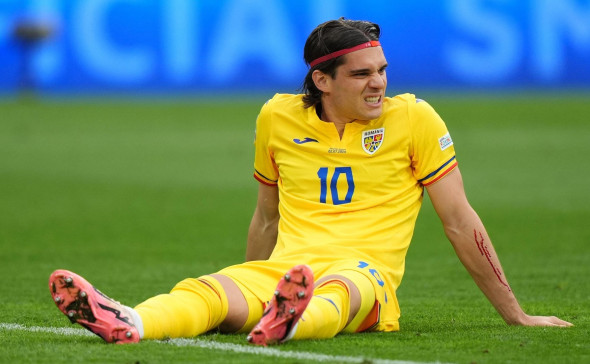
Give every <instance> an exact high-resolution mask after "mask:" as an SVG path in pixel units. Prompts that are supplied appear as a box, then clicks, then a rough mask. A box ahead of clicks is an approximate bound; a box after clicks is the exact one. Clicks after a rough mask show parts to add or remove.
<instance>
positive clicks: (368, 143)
mask: <svg viewBox="0 0 590 364" xmlns="http://www.w3.org/2000/svg"><path fill="white" fill-rule="evenodd" d="M384 135H385V128H379V129H373V130H365V131H363V139H362V144H363V150H364V151H365V152H367V153H369V154H374V153H375V152H376V151H377V149H379V148H380V147H381V144H383V136H384Z"/></svg>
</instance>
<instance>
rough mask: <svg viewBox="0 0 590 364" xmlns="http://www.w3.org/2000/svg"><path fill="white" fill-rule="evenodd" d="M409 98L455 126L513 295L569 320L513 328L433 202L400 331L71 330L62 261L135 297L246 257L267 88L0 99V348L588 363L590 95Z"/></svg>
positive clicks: (28, 357) (63, 356) (11, 353)
mask: <svg viewBox="0 0 590 364" xmlns="http://www.w3.org/2000/svg"><path fill="white" fill-rule="evenodd" d="M418 96H420V97H422V98H425V99H427V101H429V102H430V103H431V104H432V105H433V106H434V107H435V108H436V109H437V111H438V112H439V113H440V114H441V115H442V117H443V119H444V120H445V121H446V122H447V125H448V127H449V129H450V131H451V135H452V136H453V139H454V142H455V146H456V150H457V155H458V161H459V165H460V167H461V171H462V173H463V177H464V180H465V187H466V190H467V193H468V196H469V198H470V201H471V203H472V205H473V207H474V208H475V209H476V210H477V211H478V213H479V214H480V216H481V218H482V219H483V220H484V223H485V224H486V227H487V229H488V231H489V233H490V235H491V238H492V240H493V242H494V245H495V247H496V249H497V251H498V254H499V256H500V259H501V262H502V265H503V267H504V269H505V272H506V275H507V278H508V280H509V282H510V284H511V286H512V288H513V290H514V292H515V293H516V295H517V297H518V298H519V301H520V303H521V305H522V306H523V307H524V309H525V310H526V311H527V312H529V313H531V314H542V315H547V314H554V315H557V316H560V317H561V318H563V319H565V320H569V321H571V322H573V323H574V324H575V326H574V327H572V328H568V329H558V328H526V327H509V326H507V325H505V324H504V322H503V321H502V319H501V318H500V317H499V316H498V314H497V313H496V312H495V311H494V309H493V308H492V306H491V305H490V304H489V303H488V302H487V301H486V299H485V298H484V296H483V295H482V294H481V292H480V291H479V290H478V289H477V287H476V286H475V284H474V283H473V282H472V280H471V278H470V277H469V275H468V274H467V273H466V271H465V269H464V268H463V267H462V266H461V265H460V263H459V261H458V259H457V258H456V256H455V254H454V252H453V250H452V248H451V245H450V243H448V241H447V240H446V238H445V237H444V234H443V232H442V229H441V225H440V222H439V221H438V219H437V217H436V215H435V214H434V212H433V209H432V207H431V206H430V203H429V202H428V200H427V199H425V203H424V207H423V209H422V212H421V214H420V217H419V220H418V225H417V228H416V232H415V236H414V241H413V243H412V246H411V247H410V251H409V254H408V257H407V265H406V275H405V278H404V281H403V283H402V286H401V288H400V290H399V292H398V295H399V300H400V304H401V308H402V318H401V327H402V329H401V331H400V332H397V333H372V334H358V335H340V336H338V337H337V338H335V339H333V340H325V341H298V342H288V343H287V344H285V345H283V346H281V347H279V348H275V349H273V351H265V350H262V351H248V350H249V349H251V347H249V346H248V345H246V342H245V335H219V334H216V333H210V334H206V335H203V336H201V337H199V338H196V339H194V340H192V341H188V342H187V343H188V344H187V345H184V346H183V345H181V344H179V343H178V342H176V343H174V342H159V341H146V342H142V343H140V344H139V345H129V346H116V345H107V344H104V343H103V342H102V341H101V340H100V339H99V338H98V337H96V336H84V335H79V334H78V333H79V331H76V332H74V335H66V334H63V333H60V332H61V331H59V330H63V329H64V328H72V327H73V326H71V325H70V324H69V321H68V320H67V319H66V318H65V317H64V316H63V315H62V314H61V313H60V312H59V311H58V310H57V308H56V307H55V305H54V304H53V302H52V301H51V298H50V295H49V292H48V287H47V279H48V276H49V274H50V273H51V272H52V271H53V270H54V269H57V268H65V269H70V270H74V271H76V272H78V273H80V274H82V275H83V276H85V277H87V278H88V279H89V280H90V281H91V282H92V283H94V284H95V285H96V286H97V287H98V288H99V289H101V290H102V291H104V292H105V293H107V294H108V295H110V296H112V297H114V298H116V299H118V300H120V301H121V302H123V303H126V304H129V305H134V304H136V303H139V302H140V301H142V300H144V299H146V298H148V297H150V296H152V295H155V294H158V293H165V292H167V291H168V290H169V289H170V288H171V287H172V286H173V285H174V284H175V283H176V282H178V281H180V280H181V279H183V278H185V277H196V276H199V275H201V274H206V273H211V272H213V271H215V270H217V269H220V268H222V267H225V266H227V265H230V264H234V263H239V262H241V261H242V260H243V256H244V251H245V242H246V232H247V228H248V224H249V221H250V218H251V215H252V212H253V208H254V203H255V198H256V196H255V193H256V189H257V182H255V180H254V179H253V178H252V159H253V147H252V142H253V137H254V120H255V118H256V115H257V112H258V110H259V107H260V105H261V104H262V102H264V101H265V100H264V97H261V98H259V99H256V98H254V99H251V100H249V101H243V102H239V103H237V104H224V103H221V102H217V101H210V100H200V99H194V100H192V99H191V100H181V101H170V100H169V101H162V100H160V101H149V100H148V101H137V100H135V101H113V100H110V101H109V100H106V101H105V100H103V101H89V100H52V101H34V100H28V101H27V100H24V101H22V100H21V101H15V100H12V101H10V100H4V101H0V276H1V280H0V292H1V295H0V308H1V309H0V361H1V362H43V363H47V362H54V363H56V362H66V361H72V362H89V363H90V362H95V363H164V362H166V363H169V362H175V363H182V362H191V363H197V362H210V363H228V362H236V363H238V362H239V363H276V362H280V363H303V362H317V361H324V362H361V361H363V360H364V362H365V363H370V362H375V363H378V362H379V359H381V360H382V362H388V361H389V362H395V361H396V360H399V361H406V362H410V363H411V362H451V363H507V362H514V363H582V362H586V363H588V362H590V330H589V327H590V320H589V316H590V279H589V278H588V277H590V249H589V245H588V244H589V242H590V163H589V156H590V101H589V100H590V97H588V95H577V96H576V95H538V94H537V95H528V96H526V95H525V96H523V95H512V96H505V97H500V96H497V95H496V96H494V95H492V96H469V97H465V96H460V95H458V96H456V97H450V96H442V95H440V94H432V95H418ZM36 330H37V331H36ZM64 332H65V333H67V332H68V331H64ZM228 348H229V349H228ZM240 350H243V352H240ZM322 355H323V356H322Z"/></svg>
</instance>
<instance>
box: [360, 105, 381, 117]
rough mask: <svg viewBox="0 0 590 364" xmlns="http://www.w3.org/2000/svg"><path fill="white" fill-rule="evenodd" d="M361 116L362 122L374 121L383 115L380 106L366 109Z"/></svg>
mask: <svg viewBox="0 0 590 364" xmlns="http://www.w3.org/2000/svg"><path fill="white" fill-rule="evenodd" d="M363 114H364V115H363V118H362V120H374V119H377V118H379V117H380V116H381V114H383V108H382V107H381V105H380V106H379V107H371V108H367V109H366V110H364V112H363Z"/></svg>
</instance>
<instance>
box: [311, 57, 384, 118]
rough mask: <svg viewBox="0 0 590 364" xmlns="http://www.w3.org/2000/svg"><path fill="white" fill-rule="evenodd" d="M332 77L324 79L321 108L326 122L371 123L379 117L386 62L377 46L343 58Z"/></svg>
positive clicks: (381, 108)
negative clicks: (342, 62)
mask: <svg viewBox="0 0 590 364" xmlns="http://www.w3.org/2000/svg"><path fill="white" fill-rule="evenodd" d="M344 57H346V60H345V63H344V64H343V65H341V66H339V67H338V69H337V70H336V76H335V77H334V78H330V77H328V82H327V86H328V87H327V90H326V91H324V95H323V98H322V106H323V107H324V108H325V112H326V114H327V115H328V117H329V119H330V120H328V121H332V122H350V121H353V120H372V119H376V118H378V117H379V116H381V112H382V110H383V98H384V97H385V89H386V88H387V76H386V74H385V68H387V60H386V59H385V55H384V54H383V49H382V48H381V47H371V48H366V49H362V50H360V51H356V52H352V53H349V54H347V55H345V56H344Z"/></svg>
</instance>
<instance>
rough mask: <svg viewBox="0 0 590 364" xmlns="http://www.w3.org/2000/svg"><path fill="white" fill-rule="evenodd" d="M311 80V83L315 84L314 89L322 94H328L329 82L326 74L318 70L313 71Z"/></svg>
mask: <svg viewBox="0 0 590 364" xmlns="http://www.w3.org/2000/svg"><path fill="white" fill-rule="evenodd" d="M311 78H312V80H313V83H314V84H315V87H317V88H318V90H320V91H322V92H329V91H330V89H329V86H330V82H329V78H330V77H329V76H328V75H327V74H325V73H324V72H322V71H319V70H315V71H313V73H312V74H311Z"/></svg>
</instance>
